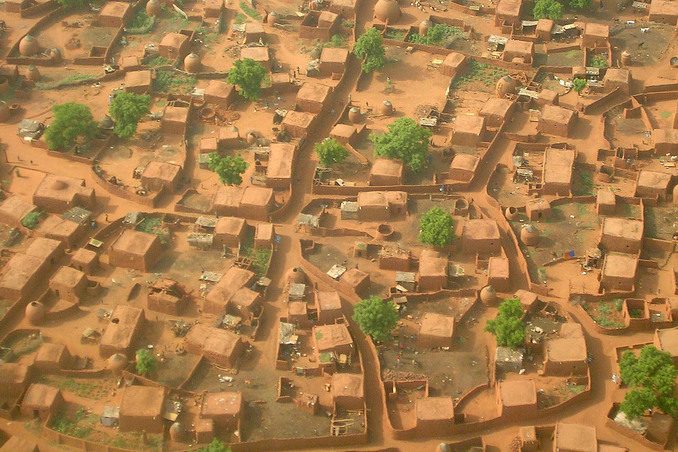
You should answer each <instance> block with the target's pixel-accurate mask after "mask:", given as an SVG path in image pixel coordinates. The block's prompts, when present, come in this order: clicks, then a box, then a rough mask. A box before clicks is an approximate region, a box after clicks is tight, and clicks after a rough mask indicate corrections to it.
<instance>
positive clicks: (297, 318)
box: [287, 300, 311, 328]
mask: <svg viewBox="0 0 678 452" xmlns="http://www.w3.org/2000/svg"><path fill="white" fill-rule="evenodd" d="M287 321H288V322H289V323H292V324H294V325H296V326H297V328H309V327H310V326H311V320H310V319H309V318H308V306H307V305H306V302H305V301H291V300H290V302H289V303H287Z"/></svg>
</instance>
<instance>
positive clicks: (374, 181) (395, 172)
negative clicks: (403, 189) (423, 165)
mask: <svg viewBox="0 0 678 452" xmlns="http://www.w3.org/2000/svg"><path fill="white" fill-rule="evenodd" d="M404 172H405V165H403V161H402V160H400V159H387V158H383V157H380V158H376V159H374V162H373V163H372V169H371V170H370V183H369V184H370V185H402V184H403V174H404Z"/></svg>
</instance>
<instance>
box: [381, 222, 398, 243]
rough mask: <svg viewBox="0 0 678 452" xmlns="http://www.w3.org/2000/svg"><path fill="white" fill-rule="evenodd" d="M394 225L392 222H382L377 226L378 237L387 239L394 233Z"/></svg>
mask: <svg viewBox="0 0 678 452" xmlns="http://www.w3.org/2000/svg"><path fill="white" fill-rule="evenodd" d="M393 232H394V230H393V226H391V225H390V224H386V223H382V224H380V225H379V226H377V237H378V238H380V239H382V240H387V239H388V238H389V237H391V236H392V235H393Z"/></svg>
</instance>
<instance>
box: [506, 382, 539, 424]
mask: <svg viewBox="0 0 678 452" xmlns="http://www.w3.org/2000/svg"><path fill="white" fill-rule="evenodd" d="M496 388H497V407H498V408H499V416H505V417H507V418H521V417H526V416H534V415H535V414H537V409H538V406H537V387H536V385H535V384H534V380H532V379H529V380H509V381H498V382H497V386H496Z"/></svg>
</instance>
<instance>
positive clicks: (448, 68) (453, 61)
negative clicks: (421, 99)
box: [440, 52, 466, 77]
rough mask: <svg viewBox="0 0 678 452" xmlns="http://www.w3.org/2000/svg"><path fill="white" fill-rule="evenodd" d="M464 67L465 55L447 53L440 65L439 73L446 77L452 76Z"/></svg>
mask: <svg viewBox="0 0 678 452" xmlns="http://www.w3.org/2000/svg"><path fill="white" fill-rule="evenodd" d="M464 69H466V55H463V54H461V53H457V52H450V53H448V54H447V55H446V56H445V59H444V60H443V63H442V64H441V65H440V73H441V74H443V75H447V76H448V77H454V76H455V75H457V74H458V73H460V72H462V71H463V70H464Z"/></svg>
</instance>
